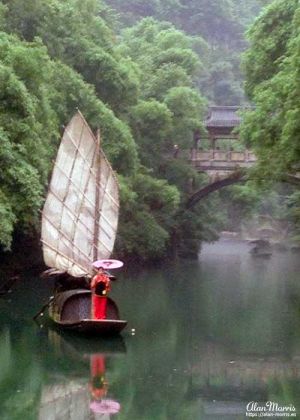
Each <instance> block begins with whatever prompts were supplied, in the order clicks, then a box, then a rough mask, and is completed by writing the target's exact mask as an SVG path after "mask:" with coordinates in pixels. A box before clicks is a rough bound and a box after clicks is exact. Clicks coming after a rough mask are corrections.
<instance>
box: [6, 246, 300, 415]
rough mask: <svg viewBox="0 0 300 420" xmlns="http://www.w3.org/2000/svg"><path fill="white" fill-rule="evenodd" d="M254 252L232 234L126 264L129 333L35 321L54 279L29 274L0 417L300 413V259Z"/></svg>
mask: <svg viewBox="0 0 300 420" xmlns="http://www.w3.org/2000/svg"><path fill="white" fill-rule="evenodd" d="M248 251H249V247H248V245H247V244H245V243H239V242H230V241H220V242H218V243H216V244H212V245H206V246H204V247H203V250H202V252H201V255H200V256H199V260H198V261H187V260H184V261H179V262H177V263H176V264H170V265H165V266H163V267H159V268H153V269H145V270H139V271H130V270H129V269H127V270H126V271H124V272H123V273H122V274H120V275H119V278H118V281H117V282H116V283H114V284H113V290H112V292H111V296H112V297H113V298H114V299H115V301H116V302H117V303H118V305H119V308H120V312H121V315H122V318H124V319H127V320H128V328H127V329H126V330H125V331H124V333H123V334H122V338H121V337H120V338H118V339H105V340H104V339H87V338H81V337H78V336H76V335H75V336H74V335H70V334H62V333H59V332H57V331H55V330H53V329H50V328H48V327H47V326H46V325H45V324H44V321H43V318H41V322H40V325H37V324H35V323H34V322H33V321H32V316H33V315H34V314H35V313H36V312H37V311H38V309H39V307H40V306H41V303H42V302H44V301H46V300H47V297H48V296H49V294H50V293H51V292H50V289H51V284H50V283H49V282H47V281H42V280H40V279H38V277H37V276H34V275H32V274H30V273H28V275H27V276H25V278H23V279H22V281H21V282H20V283H19V284H17V285H16V286H15V288H14V290H13V293H11V294H10V295H8V296H6V297H5V298H2V299H1V300H0V310H1V312H0V313H1V315H0V316H1V327H0V354H1V357H0V418H1V419H5V420H6V419H7V420H13V419H16V420H19V419H20V420H21V419H22V420H23V419H24V420H26V419H41V420H68V419H72V420H73V419H74V420H84V419H102V420H104V419H106V420H107V419H122V420H123V419H126V420H200V419H210V420H214V419H244V418H248V417H246V408H247V407H248V408H249V409H250V408H251V406H250V405H249V403H251V402H253V403H255V402H257V404H258V405H259V406H263V405H264V404H265V403H266V402H267V401H272V402H274V403H276V404H278V405H279V406H280V407H282V406H284V407H286V406H288V407H289V410H290V411H288V413H289V414H290V415H291V414H295V413H296V414H298V416H297V417H300V277H299V271H300V258H299V255H295V254H292V253H289V252H286V253H276V254H275V253H274V254H273V255H272V257H271V258H270V259H260V258H254V257H251V256H250V254H249V252H248ZM252 409H253V404H252ZM294 410H295V411H294ZM277 411H278V407H277ZM276 414H277V417H276V418H281V417H278V415H279V413H278V412H277V413H276ZM282 418H286V417H282ZM292 418H293V417H292Z"/></svg>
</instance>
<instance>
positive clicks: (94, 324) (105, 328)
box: [54, 319, 127, 335]
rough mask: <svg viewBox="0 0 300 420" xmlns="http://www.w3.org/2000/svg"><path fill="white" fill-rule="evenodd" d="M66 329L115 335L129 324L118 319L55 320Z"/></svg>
mask: <svg viewBox="0 0 300 420" xmlns="http://www.w3.org/2000/svg"><path fill="white" fill-rule="evenodd" d="M54 322H55V323H56V325H57V326H59V327H60V328H63V329H65V330H71V331H78V332H80V333H84V334H99V335H114V334H119V333H120V332H121V331H122V330H123V329H124V328H125V327H126V325H127V321H124V320H121V319H119V320H117V319H101V320H94V319H82V320H79V321H74V322H72V321H69V322H68V321H65V322H59V321H54Z"/></svg>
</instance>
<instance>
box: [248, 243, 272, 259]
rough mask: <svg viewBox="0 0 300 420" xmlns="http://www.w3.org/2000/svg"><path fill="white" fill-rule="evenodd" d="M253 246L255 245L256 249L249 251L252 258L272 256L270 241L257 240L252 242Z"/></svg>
mask: <svg viewBox="0 0 300 420" xmlns="http://www.w3.org/2000/svg"><path fill="white" fill-rule="evenodd" d="M251 244H254V245H255V246H254V248H252V249H251V250H250V251H249V252H250V254H251V256H252V257H258V258H270V257H271V256H272V248H271V245H270V242H269V241H268V240H265V239H257V240H255V241H252V242H251Z"/></svg>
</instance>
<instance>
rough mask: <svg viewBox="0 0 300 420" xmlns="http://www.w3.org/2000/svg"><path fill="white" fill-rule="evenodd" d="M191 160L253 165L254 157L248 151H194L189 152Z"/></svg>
mask: <svg viewBox="0 0 300 420" xmlns="http://www.w3.org/2000/svg"><path fill="white" fill-rule="evenodd" d="M191 160H192V161H199V162H207V161H218V162H233V163H238V162H249V163H255V162H256V157H255V155H254V153H253V152H251V151H250V150H245V151H243V152H236V151H232V150H230V151H226V152H224V151H220V150H207V151H200V150H196V149H192V150H191Z"/></svg>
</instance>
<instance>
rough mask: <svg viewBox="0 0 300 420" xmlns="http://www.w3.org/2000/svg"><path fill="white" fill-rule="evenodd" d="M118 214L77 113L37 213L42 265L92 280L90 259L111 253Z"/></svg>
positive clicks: (113, 185) (108, 174)
mask: <svg viewBox="0 0 300 420" xmlns="http://www.w3.org/2000/svg"><path fill="white" fill-rule="evenodd" d="M97 174H98V176H97ZM97 178H99V179H97ZM118 213H119V190H118V182H117V179H116V176H115V174H114V172H113V170H112V168H111V166H110V164H109V163H108V161H107V159H106V156H105V155H104V153H103V151H102V150H101V148H100V147H99V144H98V142H97V139H96V138H95V136H94V135H93V133H92V131H91V129H90V127H89V126H88V124H87V122H86V121H85V119H84V118H83V116H82V115H81V113H80V112H78V113H77V114H76V115H75V116H74V117H73V118H72V120H71V121H70V123H69V124H68V126H67V127H66V129H65V132H64V135H63V137H62V141H61V144H60V147H59V150H58V153H57V158H56V161H55V164H54V168H53V173H52V178H51V182H50V185H49V190H48V195H47V199H46V202H45V205H44V209H43V212H42V243H43V254H44V260H45V263H46V265H47V266H49V267H52V268H56V269H58V270H61V271H65V272H68V273H69V274H70V275H72V276H74V277H79V276H84V275H87V274H91V273H92V262H93V258H94V256H95V255H97V258H108V257H109V256H110V255H111V253H112V250H113V246H114V242H115V237H116V231H117V225H118Z"/></svg>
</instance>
